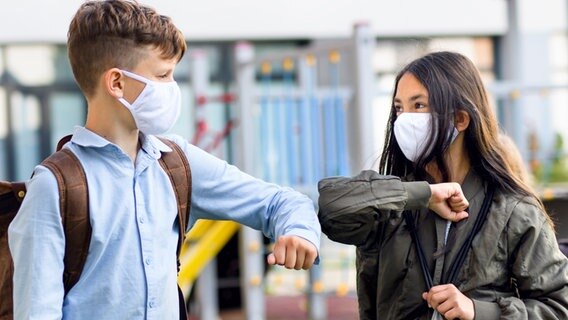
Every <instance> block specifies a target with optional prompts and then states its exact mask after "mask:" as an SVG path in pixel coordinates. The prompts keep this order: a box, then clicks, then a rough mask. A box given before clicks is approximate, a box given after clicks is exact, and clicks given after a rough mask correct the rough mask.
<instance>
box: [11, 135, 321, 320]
mask: <svg viewBox="0 0 568 320" xmlns="http://www.w3.org/2000/svg"><path fill="white" fill-rule="evenodd" d="M169 138H171V139H172V140H174V142H176V143H177V144H178V145H179V146H180V147H181V148H182V150H183V151H184V152H185V154H186V155H187V158H188V160H189V163H190V167H191V172H192V176H193V193H192V203H191V217H190V223H189V227H191V226H192V225H193V224H194V223H195V221H196V220H198V219H221V220H234V221H237V222H239V223H241V224H244V225H247V226H250V227H252V228H254V229H258V230H262V232H263V233H264V234H265V235H266V236H267V237H269V238H273V239H274V238H277V237H279V236H281V235H297V236H300V237H302V238H305V239H307V240H309V241H310V242H312V243H313V244H315V245H316V247H317V248H318V250H319V241H320V226H319V223H318V221H317V216H316V214H315V212H314V204H313V202H312V201H311V200H310V199H309V198H308V197H306V196H304V195H302V194H300V193H298V192H295V191H293V190H292V189H289V188H283V187H280V186H277V185H274V184H270V183H266V182H263V181H261V180H258V179H255V178H253V177H251V176H249V175H247V174H245V173H243V172H241V171H239V170H238V169H237V168H236V167H234V166H232V165H229V164H228V163H226V162H225V161H222V160H220V159H218V158H216V157H214V156H212V155H210V154H208V153H206V152H204V151H202V150H201V149H199V148H197V147H195V146H193V145H191V144H189V143H187V142H186V141H185V140H184V139H182V138H181V137H179V136H171V137H169ZM141 145H142V147H141V149H140V151H139V152H138V155H137V159H136V164H135V165H134V164H133V163H132V161H131V159H130V158H129V157H128V156H127V155H126V154H125V153H124V152H123V151H122V150H121V149H120V148H119V147H118V146H116V145H114V144H112V143H110V142H109V141H107V140H105V139H104V138H102V137H100V136H98V135H96V134H95V133H93V132H91V131H89V130H87V129H85V128H83V127H78V128H77V129H76V131H75V133H74V135H73V139H72V140H71V142H70V143H68V144H67V145H66V147H67V148H69V149H70V150H71V151H73V152H74V153H75V154H76V155H77V157H78V158H79V160H80V161H81V163H82V164H83V167H84V169H85V173H86V176H87V182H88V187H89V208H90V215H91V216H90V219H91V226H92V230H93V233H92V238H91V244H90V247H89V255H88V257H87V261H86V263H85V267H84V269H83V273H82V274H81V278H80V279H79V281H78V282H77V284H76V285H75V286H74V287H73V288H72V289H71V291H70V292H69V293H68V294H67V296H65V298H64V289H63V282H62V274H63V268H64V266H63V257H64V252H65V236H64V233H63V227H62V224H61V216H60V211H59V193H58V189H57V182H56V180H55V177H54V176H53V174H52V173H51V171H49V170H48V169H46V168H45V167H42V166H38V167H36V169H35V173H34V175H33V178H32V179H31V180H30V181H29V182H28V183H27V188H28V192H27V195H26V198H25V200H24V202H23V203H22V207H21V209H20V210H19V212H18V214H17V216H16V218H15V219H14V221H13V222H12V223H11V224H10V227H9V230H8V233H9V245H10V250H11V252H12V256H13V259H14V265H15V272H14V311H15V319H31V318H32V319H61V318H64V319H120V320H123V319H176V320H177V319H179V310H178V296H177V282H176V281H177V265H176V247H177V239H178V229H177V227H176V217H177V206H176V200H175V196H174V190H173V187H172V185H171V183H170V180H169V179H168V177H167V174H166V173H165V172H164V171H163V170H162V168H161V166H160V164H159V162H158V161H157V160H158V159H159V158H160V156H161V152H172V150H171V149H170V148H169V147H168V146H166V145H165V144H163V143H162V142H161V141H159V140H158V139H157V138H155V137H153V136H143V135H141Z"/></svg>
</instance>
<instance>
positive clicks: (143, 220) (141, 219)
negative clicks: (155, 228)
mask: <svg viewBox="0 0 568 320" xmlns="http://www.w3.org/2000/svg"><path fill="white" fill-rule="evenodd" d="M138 221H140V223H144V222H145V221H146V220H145V219H144V217H140V219H138Z"/></svg>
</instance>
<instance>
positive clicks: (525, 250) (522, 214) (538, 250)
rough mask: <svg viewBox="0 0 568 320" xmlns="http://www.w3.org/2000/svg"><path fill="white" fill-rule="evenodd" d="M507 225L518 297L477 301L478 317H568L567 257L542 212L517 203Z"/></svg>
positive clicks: (531, 206)
mask: <svg viewBox="0 0 568 320" xmlns="http://www.w3.org/2000/svg"><path fill="white" fill-rule="evenodd" d="M515 211H516V212H514V213H513V215H512V217H511V221H510V222H509V225H508V229H509V230H508V232H507V234H508V241H509V247H510V248H511V250H513V251H512V255H511V263H512V270H511V271H512V276H513V277H514V279H515V280H516V283H517V289H518V293H519V297H507V298H499V299H497V301H496V303H491V302H479V301H477V302H476V301H474V304H475V308H476V310H475V313H476V317H475V318H476V319H495V318H496V316H499V314H500V319H511V320H512V319H568V259H567V258H566V256H564V254H562V252H561V251H560V249H559V247H558V242H557V240H556V237H555V234H554V231H553V229H552V227H551V226H550V224H549V223H548V221H546V219H545V216H544V214H543V213H542V211H541V210H540V209H539V208H538V207H536V206H534V205H531V204H527V203H520V204H519V205H517V206H516V208H515Z"/></svg>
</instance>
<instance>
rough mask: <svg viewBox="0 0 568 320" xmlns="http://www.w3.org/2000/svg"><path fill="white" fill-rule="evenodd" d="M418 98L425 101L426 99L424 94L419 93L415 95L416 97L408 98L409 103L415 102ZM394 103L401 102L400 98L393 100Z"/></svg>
mask: <svg viewBox="0 0 568 320" xmlns="http://www.w3.org/2000/svg"><path fill="white" fill-rule="evenodd" d="M420 98H424V99H426V98H427V97H426V95H425V94H422V93H419V94H416V95H413V96H412V97H410V101H416V100H418V99H420ZM394 102H401V101H400V98H394Z"/></svg>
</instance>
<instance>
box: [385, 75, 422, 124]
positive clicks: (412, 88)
mask: <svg viewBox="0 0 568 320" xmlns="http://www.w3.org/2000/svg"><path fill="white" fill-rule="evenodd" d="M394 109H395V111H396V115H397V116H399V115H400V114H401V113H403V112H422V113H428V112H430V106H429V105H428V90H426V88H425V87H424V86H423V85H422V83H420V81H418V79H417V78H416V77H415V76H414V75H413V74H412V73H408V72H407V73H405V74H404V75H403V76H402V77H401V78H400V80H399V81H398V87H397V89H396V96H395V97H394Z"/></svg>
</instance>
